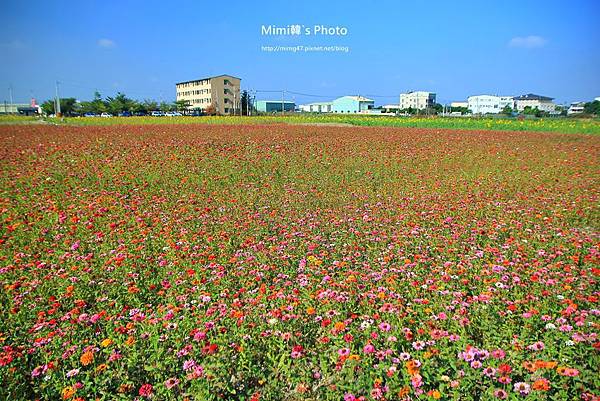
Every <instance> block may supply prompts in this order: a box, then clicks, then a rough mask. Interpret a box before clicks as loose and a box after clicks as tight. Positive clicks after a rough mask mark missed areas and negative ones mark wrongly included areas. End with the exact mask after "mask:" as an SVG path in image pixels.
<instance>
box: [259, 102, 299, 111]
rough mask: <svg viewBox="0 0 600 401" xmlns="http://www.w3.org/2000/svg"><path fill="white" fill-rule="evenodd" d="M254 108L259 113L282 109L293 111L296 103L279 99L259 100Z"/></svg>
mask: <svg viewBox="0 0 600 401" xmlns="http://www.w3.org/2000/svg"><path fill="white" fill-rule="evenodd" d="M255 107H256V110H257V111H259V112H261V113H281V110H282V109H283V110H284V111H294V110H295V109H296V103H294V102H290V101H287V100H285V101H281V100H259V101H257V102H256V106H255Z"/></svg>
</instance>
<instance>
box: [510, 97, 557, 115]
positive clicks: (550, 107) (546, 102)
mask: <svg viewBox="0 0 600 401" xmlns="http://www.w3.org/2000/svg"><path fill="white" fill-rule="evenodd" d="M552 99H553V98H551V97H547V96H540V95H534V94H533V93H528V94H526V95H521V96H519V97H516V98H515V104H516V107H517V111H519V112H522V111H523V110H525V107H527V106H529V107H530V108H532V109H535V108H536V107H537V109H538V110H539V111H545V112H547V113H554V112H555V111H556V105H555V104H554V103H552Z"/></svg>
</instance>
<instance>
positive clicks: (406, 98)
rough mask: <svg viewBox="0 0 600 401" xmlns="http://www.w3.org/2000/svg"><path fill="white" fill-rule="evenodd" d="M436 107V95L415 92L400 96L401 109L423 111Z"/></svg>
mask: <svg viewBox="0 0 600 401" xmlns="http://www.w3.org/2000/svg"><path fill="white" fill-rule="evenodd" d="M434 105H435V93H432V92H423V91H414V92H408V93H402V94H401V95H400V109H401V110H405V109H409V108H412V109H415V110H423V109H427V108H430V107H433V106H434Z"/></svg>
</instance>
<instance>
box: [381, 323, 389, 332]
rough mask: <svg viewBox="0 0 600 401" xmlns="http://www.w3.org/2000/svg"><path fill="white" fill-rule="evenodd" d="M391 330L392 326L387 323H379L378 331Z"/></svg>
mask: <svg viewBox="0 0 600 401" xmlns="http://www.w3.org/2000/svg"><path fill="white" fill-rule="evenodd" d="M391 329H392V326H391V325H390V324H389V323H387V322H381V323H379V330H381V331H390V330H391Z"/></svg>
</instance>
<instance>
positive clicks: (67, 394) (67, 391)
mask: <svg viewBox="0 0 600 401" xmlns="http://www.w3.org/2000/svg"><path fill="white" fill-rule="evenodd" d="M73 395H75V389H74V388H73V387H71V386H68V387H65V388H63V391H62V399H63V400H68V399H69V398H71V397H73Z"/></svg>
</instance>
